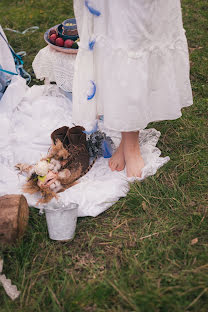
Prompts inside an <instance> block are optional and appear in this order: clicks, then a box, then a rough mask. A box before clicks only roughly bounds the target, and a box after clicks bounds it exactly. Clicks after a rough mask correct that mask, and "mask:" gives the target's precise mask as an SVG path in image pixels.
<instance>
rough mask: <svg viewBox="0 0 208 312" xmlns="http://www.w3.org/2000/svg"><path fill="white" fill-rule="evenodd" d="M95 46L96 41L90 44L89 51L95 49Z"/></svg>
mask: <svg viewBox="0 0 208 312" xmlns="http://www.w3.org/2000/svg"><path fill="white" fill-rule="evenodd" d="M94 45H95V40H92V41H90V42H89V50H91V51H92V50H93V49H94Z"/></svg>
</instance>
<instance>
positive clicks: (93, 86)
mask: <svg viewBox="0 0 208 312" xmlns="http://www.w3.org/2000/svg"><path fill="white" fill-rule="evenodd" d="M90 82H91V84H92V92H91V94H90V95H88V96H87V100H88V101H89V100H92V99H93V98H94V96H95V93H96V84H95V83H94V81H92V80H90Z"/></svg>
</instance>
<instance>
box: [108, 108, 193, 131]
mask: <svg viewBox="0 0 208 312" xmlns="http://www.w3.org/2000/svg"><path fill="white" fill-rule="evenodd" d="M191 105H193V102H192V103H190V104H188V105H184V106H182V107H181V109H183V108H185V107H189V106H191ZM181 116H182V112H180V114H179V115H176V116H173V117H162V118H161V119H157V120H151V121H149V122H148V123H147V124H146V125H145V126H144V127H138V128H130V129H128V130H127V129H125V130H124V129H121V130H120V129H119V130H118V129H115V128H113V127H109V126H108V125H107V124H106V123H105V119H104V121H103V125H104V127H105V128H106V129H108V130H111V131H117V132H136V131H140V130H144V129H146V127H147V126H148V125H149V124H150V123H151V122H161V121H167V120H176V119H179V118H180V117H181Z"/></svg>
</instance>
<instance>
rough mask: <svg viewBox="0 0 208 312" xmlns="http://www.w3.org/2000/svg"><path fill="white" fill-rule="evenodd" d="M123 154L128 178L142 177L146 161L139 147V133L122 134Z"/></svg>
mask: <svg viewBox="0 0 208 312" xmlns="http://www.w3.org/2000/svg"><path fill="white" fill-rule="evenodd" d="M122 139H123V153H124V160H125V163H126V173H127V176H128V177H141V172H142V168H143V167H144V160H143V158H142V155H141V152H140V147H139V132H138V131H137V132H122Z"/></svg>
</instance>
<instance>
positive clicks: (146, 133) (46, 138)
mask: <svg viewBox="0 0 208 312" xmlns="http://www.w3.org/2000/svg"><path fill="white" fill-rule="evenodd" d="M71 112H72V102H71V100H70V99H69V98H68V97H67V96H66V94H65V93H64V92H63V91H61V90H60V89H59V88H58V87H57V86H55V85H44V86H33V87H31V88H29V87H28V86H26V84H25V81H24V79H22V78H21V77H14V78H13V80H12V83H11V84H10V85H9V87H8V88H7V90H6V92H5V94H4V96H3V98H2V100H1V101H0V173H1V174H0V196H2V195H5V194H22V190H21V188H22V185H23V184H24V183H25V182H26V177H25V176H23V175H20V174H18V172H17V171H16V170H15V169H14V166H15V164H17V163H19V162H21V163H28V164H32V163H35V162H37V161H38V160H40V158H41V157H42V156H45V155H46V154H47V151H48V148H49V146H50V144H51V139H50V134H51V133H52V132H53V131H54V130H55V129H57V128H59V127H62V126H68V127H72V126H73V124H72V120H71ZM99 127H100V129H102V130H104V131H106V133H107V134H108V135H110V136H111V137H112V139H113V141H114V142H115V145H118V144H119V141H120V135H119V133H117V132H114V131H107V130H106V129H104V128H103V125H102V122H100V124H99ZM159 137H160V132H159V131H157V130H155V129H147V130H142V131H141V132H140V145H141V153H142V156H143V158H144V161H145V167H144V169H143V174H142V178H141V179H139V180H143V179H144V178H147V177H148V176H150V175H154V174H155V173H156V172H157V170H158V169H159V168H160V167H161V166H163V165H164V164H165V163H167V162H168V160H169V157H160V154H161V152H160V150H159V149H158V148H157V147H156V144H157V142H158V139H159ZM128 190H129V180H128V179H127V178H126V174H125V171H122V172H112V171H111V170H110V168H109V167H108V159H104V158H100V159H98V160H97V161H96V163H95V164H94V166H93V168H92V169H91V170H90V171H89V172H88V173H87V174H86V175H85V176H84V177H82V178H81V179H80V182H79V183H78V184H77V185H75V186H73V187H71V188H69V189H67V190H66V191H65V192H63V193H60V194H59V199H58V200H56V199H53V200H52V201H51V202H50V203H48V204H46V205H41V206H37V205H36V202H37V201H38V199H39V195H38V194H37V195H28V194H24V195H25V196H26V198H27V201H28V204H29V206H34V207H37V208H44V206H47V207H53V208H58V207H60V206H68V205H69V203H70V202H75V203H77V204H79V209H78V216H79V217H83V216H94V217H95V216H97V215H99V214H100V213H102V212H103V211H105V210H106V209H108V208H109V207H110V206H111V205H113V204H114V203H115V202H116V201H118V199H119V198H120V197H124V196H126V194H127V193H128Z"/></svg>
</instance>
